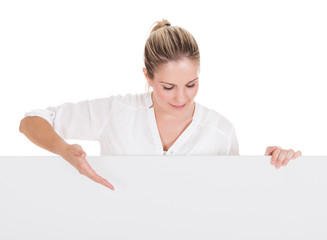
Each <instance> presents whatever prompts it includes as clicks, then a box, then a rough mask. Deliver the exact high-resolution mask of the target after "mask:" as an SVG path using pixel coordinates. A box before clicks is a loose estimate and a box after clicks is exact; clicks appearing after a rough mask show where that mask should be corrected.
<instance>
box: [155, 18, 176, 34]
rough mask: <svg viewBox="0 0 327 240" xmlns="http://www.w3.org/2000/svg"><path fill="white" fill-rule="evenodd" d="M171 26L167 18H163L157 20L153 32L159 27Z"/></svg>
mask: <svg viewBox="0 0 327 240" xmlns="http://www.w3.org/2000/svg"><path fill="white" fill-rule="evenodd" d="M170 26H171V24H170V22H169V21H168V20H167V19H162V21H157V22H156V25H155V26H154V28H153V29H152V31H151V32H154V31H156V30H158V29H159V28H162V27H170Z"/></svg>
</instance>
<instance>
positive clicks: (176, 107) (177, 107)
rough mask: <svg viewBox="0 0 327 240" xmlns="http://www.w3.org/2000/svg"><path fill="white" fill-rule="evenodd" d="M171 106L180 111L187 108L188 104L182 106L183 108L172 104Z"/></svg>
mask: <svg viewBox="0 0 327 240" xmlns="http://www.w3.org/2000/svg"><path fill="white" fill-rule="evenodd" d="M170 105H171V106H172V107H173V108H175V109H177V110H179V109H183V108H184V107H185V105H186V104H184V105H181V106H176V105H172V104H170Z"/></svg>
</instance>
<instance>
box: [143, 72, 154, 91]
mask: <svg viewBox="0 0 327 240" xmlns="http://www.w3.org/2000/svg"><path fill="white" fill-rule="evenodd" d="M143 73H144V76H145V78H146V80H147V81H148V84H149V86H150V87H152V81H151V79H150V77H149V75H148V72H147V70H146V68H143Z"/></svg>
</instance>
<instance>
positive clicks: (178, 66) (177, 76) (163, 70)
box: [154, 58, 199, 84]
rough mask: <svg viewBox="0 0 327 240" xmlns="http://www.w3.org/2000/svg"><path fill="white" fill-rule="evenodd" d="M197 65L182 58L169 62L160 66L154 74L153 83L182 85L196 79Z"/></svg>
mask: <svg viewBox="0 0 327 240" xmlns="http://www.w3.org/2000/svg"><path fill="white" fill-rule="evenodd" d="M198 69H199V65H198V63H197V61H194V60H190V59H188V58H183V59H181V60H177V61H169V62H167V63H164V64H162V65H160V66H159V67H158V68H157V69H156V71H155V73H154V80H155V81H158V82H160V81H163V82H170V83H174V84H184V83H187V82H189V81H191V80H193V79H195V78H197V77H198Z"/></svg>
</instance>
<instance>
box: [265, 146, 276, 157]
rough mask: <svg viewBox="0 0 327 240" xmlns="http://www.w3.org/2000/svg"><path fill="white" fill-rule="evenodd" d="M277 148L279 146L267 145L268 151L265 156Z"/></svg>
mask: <svg viewBox="0 0 327 240" xmlns="http://www.w3.org/2000/svg"><path fill="white" fill-rule="evenodd" d="M276 148H278V146H269V147H267V149H266V152H265V156H270V155H272V153H273V151H275V149H276Z"/></svg>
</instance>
